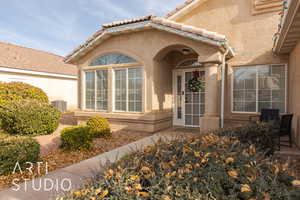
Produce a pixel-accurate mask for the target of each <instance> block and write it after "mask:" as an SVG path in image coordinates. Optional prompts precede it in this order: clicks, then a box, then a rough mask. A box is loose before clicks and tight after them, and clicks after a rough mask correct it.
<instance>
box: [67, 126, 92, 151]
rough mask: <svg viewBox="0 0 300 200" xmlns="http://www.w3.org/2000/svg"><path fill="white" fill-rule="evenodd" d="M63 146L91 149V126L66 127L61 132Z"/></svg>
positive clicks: (74, 148) (72, 148)
mask: <svg viewBox="0 0 300 200" xmlns="http://www.w3.org/2000/svg"><path fill="white" fill-rule="evenodd" d="M61 142H62V144H61V147H62V148H63V149H65V150H72V151H77V150H89V149H91V147H92V138H91V136H90V134H89V127H87V126H74V127H69V128H65V129H64V130H62V132H61Z"/></svg>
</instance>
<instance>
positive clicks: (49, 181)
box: [0, 133, 176, 200]
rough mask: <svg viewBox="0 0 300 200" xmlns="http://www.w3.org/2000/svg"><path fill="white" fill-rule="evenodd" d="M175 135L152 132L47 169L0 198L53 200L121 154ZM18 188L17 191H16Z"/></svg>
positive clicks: (101, 170)
mask: <svg viewBox="0 0 300 200" xmlns="http://www.w3.org/2000/svg"><path fill="white" fill-rule="evenodd" d="M175 138H176V136H172V135H166V134H159V133H158V134H155V135H153V136H150V137H147V138H144V139H142V140H139V141H136V142H134V143H131V144H128V145H126V146H123V147H120V148H117V149H115V150H113V151H110V152H107V153H104V154H101V155H99V156H96V157H94V158H91V159H88V160H85V161H82V162H80V163H77V164H75V165H72V166H69V167H67V168H64V169H61V170H57V171H53V172H50V173H49V174H47V175H46V176H44V177H41V178H38V179H33V180H31V181H27V182H25V183H23V184H21V185H18V186H14V187H12V188H10V189H8V190H5V191H2V192H0V200H47V199H55V197H57V196H58V195H59V196H61V195H63V194H65V190H70V189H71V190H74V189H78V188H80V187H81V186H82V184H83V183H84V182H85V181H86V180H89V179H91V178H93V177H94V176H95V174H96V173H98V174H99V173H101V172H103V171H104V170H105V169H104V168H103V166H107V164H109V163H115V162H116V161H118V160H119V159H120V158H121V157H123V156H124V155H126V154H128V153H131V152H134V151H137V150H142V149H144V148H145V147H146V146H148V145H151V144H155V143H156V142H157V141H158V140H159V139H163V140H172V139H175ZM16 189H19V190H18V191H15V190H16Z"/></svg>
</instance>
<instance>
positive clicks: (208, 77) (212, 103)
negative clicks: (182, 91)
mask: <svg viewBox="0 0 300 200" xmlns="http://www.w3.org/2000/svg"><path fill="white" fill-rule="evenodd" d="M218 66H219V65H218V64H208V63H207V64H205V81H206V84H205V114H204V116H203V117H201V118H200V130H201V132H206V131H210V130H216V129H219V128H220V117H219V115H218V107H219V106H218V105H219V95H218V94H219V83H218Z"/></svg>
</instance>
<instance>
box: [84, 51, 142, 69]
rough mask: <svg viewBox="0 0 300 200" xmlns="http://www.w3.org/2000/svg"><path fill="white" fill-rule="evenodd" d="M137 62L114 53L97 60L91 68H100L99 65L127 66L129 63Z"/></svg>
mask: <svg viewBox="0 0 300 200" xmlns="http://www.w3.org/2000/svg"><path fill="white" fill-rule="evenodd" d="M136 62H137V61H136V60H135V59H133V58H130V57H128V56H125V55H122V54H118V53H113V54H106V55H103V56H101V57H99V58H97V59H95V60H94V61H93V62H92V63H91V64H90V66H99V65H116V64H127V63H136Z"/></svg>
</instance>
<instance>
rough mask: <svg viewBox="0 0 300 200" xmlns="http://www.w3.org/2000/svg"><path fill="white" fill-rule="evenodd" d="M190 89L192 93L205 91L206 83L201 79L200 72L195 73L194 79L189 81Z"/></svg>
mask: <svg viewBox="0 0 300 200" xmlns="http://www.w3.org/2000/svg"><path fill="white" fill-rule="evenodd" d="M188 89H189V90H190V91H192V92H201V91H203V90H204V82H203V80H202V79H201V77H200V72H199V71H194V72H193V78H191V79H190V80H189V81H188Z"/></svg>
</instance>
